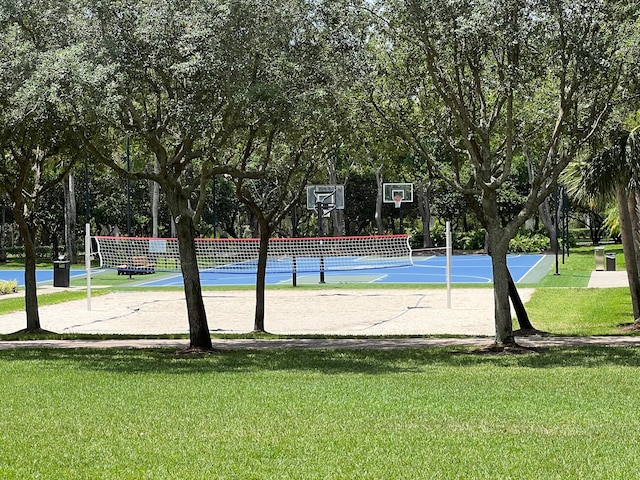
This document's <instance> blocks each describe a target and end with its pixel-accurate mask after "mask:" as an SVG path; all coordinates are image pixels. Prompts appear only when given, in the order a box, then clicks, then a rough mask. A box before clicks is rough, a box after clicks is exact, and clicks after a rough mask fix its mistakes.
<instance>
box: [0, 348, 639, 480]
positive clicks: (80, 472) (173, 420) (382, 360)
mask: <svg viewBox="0 0 640 480" xmlns="http://www.w3.org/2000/svg"><path fill="white" fill-rule="evenodd" d="M639 366H640V349H636V348H624V349H622V348H612V347H610V348H577V349H568V348H562V349H549V350H543V351H541V352H539V353H536V354H525V355H503V356H496V355H491V356H488V355H480V354H467V353H460V351H455V350H450V349H438V348H436V349H419V350H399V351H299V350H273V351H259V352H258V351H253V352H252V351H225V352H221V353H216V354H213V355H206V356H195V357H194V356H186V357H185V356H181V355H178V354H176V353H175V352H173V351H168V350H158V351H135V350H121V351H118V350H81V349H80V350H53V349H51V350H48V349H43V350H20V351H18V350H14V351H0V371H1V372H2V386H1V388H0V407H1V408H2V415H0V445H1V446H2V447H1V449H0V478H2V479H21V480H22V479H31V478H39V479H63V478H64V479H67V478H69V479H200V478H209V479H429V478H434V479H436V478H438V479H442V478H456V479H478V478H496V479H497V478H513V479H541V478H544V479H554V478H557V479H572V478H575V479H585V478H616V479H618V478H638V477H640V456H638V454H637V444H636V439H637V438H639V437H640V409H638V403H639V400H640V375H638V367H639Z"/></svg>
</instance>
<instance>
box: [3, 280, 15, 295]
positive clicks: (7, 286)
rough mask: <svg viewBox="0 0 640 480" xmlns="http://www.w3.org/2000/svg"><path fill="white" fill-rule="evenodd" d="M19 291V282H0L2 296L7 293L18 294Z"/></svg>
mask: <svg viewBox="0 0 640 480" xmlns="http://www.w3.org/2000/svg"><path fill="white" fill-rule="evenodd" d="M17 291H18V282H17V281H16V280H9V281H5V280H0V295H6V294H7V293H16V292H17Z"/></svg>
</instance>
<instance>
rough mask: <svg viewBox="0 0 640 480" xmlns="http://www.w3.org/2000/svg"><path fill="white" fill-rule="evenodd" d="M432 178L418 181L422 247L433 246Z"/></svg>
mask: <svg viewBox="0 0 640 480" xmlns="http://www.w3.org/2000/svg"><path fill="white" fill-rule="evenodd" d="M431 183H432V182H431V180H429V179H427V180H422V181H421V182H419V183H418V192H417V193H418V212H419V213H420V217H421V218H422V247H423V248H431V247H433V240H432V238H431V231H430V229H429V227H430V225H431Z"/></svg>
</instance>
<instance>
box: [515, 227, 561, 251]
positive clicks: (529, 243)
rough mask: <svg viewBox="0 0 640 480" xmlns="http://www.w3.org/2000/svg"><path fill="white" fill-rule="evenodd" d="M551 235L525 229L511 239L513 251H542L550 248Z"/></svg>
mask: <svg viewBox="0 0 640 480" xmlns="http://www.w3.org/2000/svg"><path fill="white" fill-rule="evenodd" d="M550 245H551V243H550V241H549V237H548V236H546V235H544V234H541V233H533V232H530V231H528V230H523V231H522V232H520V233H518V234H517V235H516V236H515V237H514V238H512V239H511V240H510V241H509V251H510V252H512V253H542V252H544V251H546V250H549V248H550Z"/></svg>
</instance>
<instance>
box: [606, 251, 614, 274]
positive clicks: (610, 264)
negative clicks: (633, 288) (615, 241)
mask: <svg viewBox="0 0 640 480" xmlns="http://www.w3.org/2000/svg"><path fill="white" fill-rule="evenodd" d="M605 257H606V263H607V272H615V271H616V254H615V253H607V254H606V255H605Z"/></svg>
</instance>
